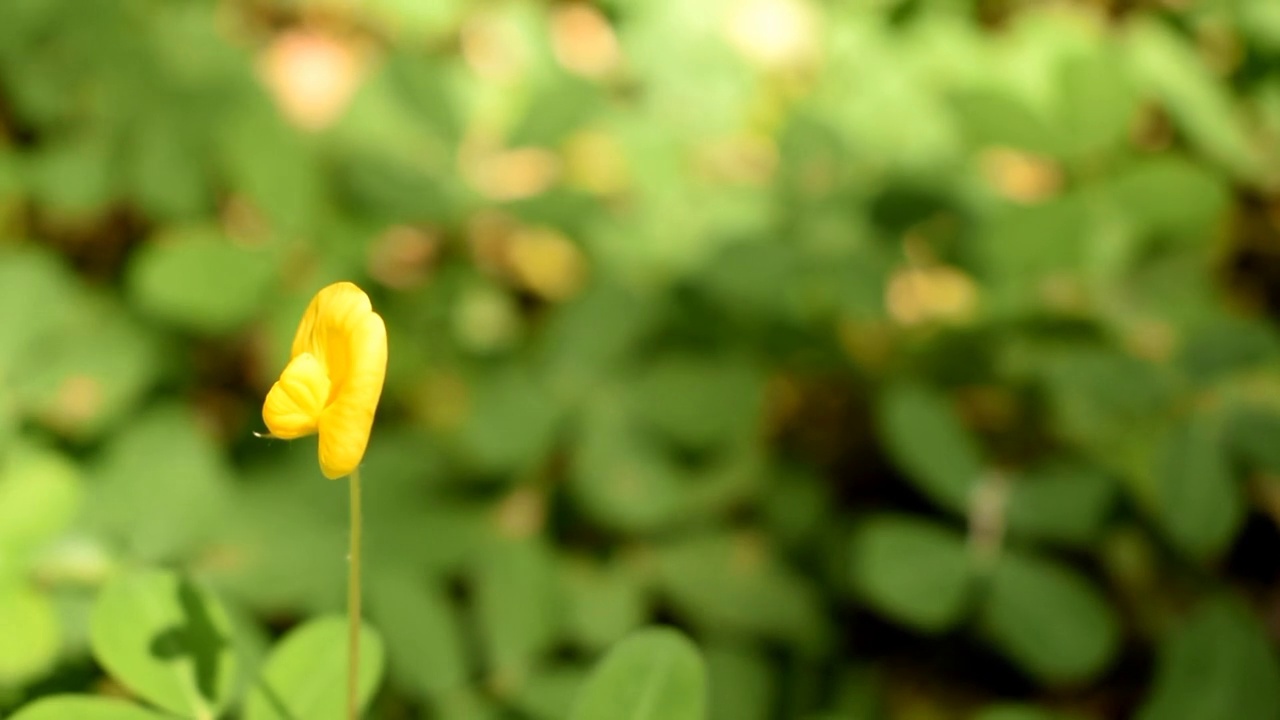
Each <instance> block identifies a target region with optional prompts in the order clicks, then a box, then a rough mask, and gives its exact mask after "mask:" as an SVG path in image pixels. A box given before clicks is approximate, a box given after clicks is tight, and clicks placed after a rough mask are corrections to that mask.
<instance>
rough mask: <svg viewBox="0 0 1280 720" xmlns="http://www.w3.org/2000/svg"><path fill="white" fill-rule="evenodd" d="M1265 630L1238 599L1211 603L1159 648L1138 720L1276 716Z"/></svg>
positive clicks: (1275, 681) (1276, 680)
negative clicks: (1149, 686) (1148, 689)
mask: <svg viewBox="0 0 1280 720" xmlns="http://www.w3.org/2000/svg"><path fill="white" fill-rule="evenodd" d="M1267 635H1268V633H1267V629H1266V628H1265V627H1264V626H1263V624H1262V623H1261V622H1259V621H1258V620H1257V619H1256V618H1254V617H1253V616H1252V615H1250V613H1249V612H1248V610H1247V609H1246V608H1245V607H1244V606H1243V605H1242V604H1241V603H1240V602H1239V601H1237V600H1235V599H1232V598H1227V597H1218V598H1213V599H1210V600H1208V601H1206V602H1204V603H1203V604H1201V605H1200V606H1199V607H1198V608H1196V610H1195V611H1194V612H1193V613H1192V614H1191V616H1190V617H1188V618H1187V619H1186V621H1185V623H1184V624H1183V625H1182V627H1180V628H1178V629H1177V630H1175V631H1174V632H1172V633H1170V634H1169V635H1168V637H1167V638H1166V639H1165V640H1164V641H1163V642H1162V643H1161V645H1160V651H1159V657H1158V660H1157V663H1156V675H1155V681H1154V683H1153V685H1152V689H1151V695H1150V696H1149V697H1148V698H1147V699H1146V701H1145V702H1144V703H1143V705H1142V707H1141V708H1140V709H1139V711H1138V713H1137V714H1136V715H1135V717H1136V718H1137V720H1199V719H1200V718H1274V717H1280V665H1278V664H1277V661H1276V655H1275V651H1274V649H1273V648H1272V647H1271V645H1270V644H1269V643H1268V642H1267Z"/></svg>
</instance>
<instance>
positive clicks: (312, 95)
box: [259, 30, 365, 131]
mask: <svg viewBox="0 0 1280 720" xmlns="http://www.w3.org/2000/svg"><path fill="white" fill-rule="evenodd" d="M364 64H365V63H364V62H363V58H362V53H361V52H360V50H359V49H358V48H357V47H356V46H355V45H354V43H352V42H349V41H346V40H342V39H339V38H337V37H333V36H331V35H327V34H324V33H322V32H318V31H313V30H291V31H288V32H285V33H281V34H280V35H278V36H277V37H276V38H275V40H274V41H272V43H271V44H270V45H269V46H267V48H266V50H265V51H264V52H263V55H262V57H261V59H260V62H259V72H260V75H261V76H262V80H263V83H264V84H265V85H266V86H267V89H268V90H269V91H270V92H271V95H272V96H273V97H274V98H275V101H276V104H278V105H279V106H280V109H281V111H282V112H283V113H284V115H285V117H287V118H288V119H289V121H290V122H292V123H293V124H295V125H297V126H298V127H300V128H302V129H304V130H310V131H318V130H323V129H324V128H326V127H328V126H330V125H331V124H333V122H334V121H335V120H337V119H338V117H339V116H341V114H342V112H343V111H344V110H345V109H346V108H347V105H348V104H349V103H350V102H351V96H352V95H353V94H354V93H355V90H356V88H357V87H358V86H359V84H360V79H361V77H362V76H363V74H364Z"/></svg>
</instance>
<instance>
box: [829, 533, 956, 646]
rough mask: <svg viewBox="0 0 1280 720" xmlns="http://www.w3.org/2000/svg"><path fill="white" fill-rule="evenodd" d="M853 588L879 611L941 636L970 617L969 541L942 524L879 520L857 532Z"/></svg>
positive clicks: (854, 542)
mask: <svg viewBox="0 0 1280 720" xmlns="http://www.w3.org/2000/svg"><path fill="white" fill-rule="evenodd" d="M852 543H853V544H852V551H851V555H850V562H851V567H850V571H851V573H852V580H853V587H854V588H855V589H856V590H857V591H858V594H859V595H861V596H862V598H863V599H864V600H866V602H867V603H868V604H869V605H871V607H872V608H873V609H875V610H876V611H877V612H880V613H883V614H885V615H887V616H889V617H891V618H893V619H894V620H897V621H898V622H901V623H904V624H906V625H910V626H912V627H914V628H917V629H919V630H923V631H926V632H941V631H943V630H946V629H948V628H950V627H952V626H954V625H955V624H956V623H957V622H959V620H960V619H961V617H962V616H963V615H964V613H965V610H966V609H967V608H968V606H969V601H970V599H971V592H970V591H971V585H972V569H971V566H970V559H969V554H968V551H967V550H966V548H965V544H964V538H963V537H961V536H960V535H959V534H958V533H956V532H954V531H952V530H949V529H947V528H945V527H943V526H941V525H938V524H936V523H933V522H930V521H928V520H921V519H918V518H913V517H906V516H893V515H879V516H875V517H872V518H871V519H869V520H866V521H865V522H863V523H862V525H861V526H860V527H859V528H858V529H857V531H856V532H855V533H854V536H853V541H852Z"/></svg>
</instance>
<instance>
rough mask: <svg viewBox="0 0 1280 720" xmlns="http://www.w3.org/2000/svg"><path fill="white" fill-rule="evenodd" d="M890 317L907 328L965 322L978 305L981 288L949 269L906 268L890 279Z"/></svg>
mask: <svg viewBox="0 0 1280 720" xmlns="http://www.w3.org/2000/svg"><path fill="white" fill-rule="evenodd" d="M885 295H886V297H885V305H886V306H887V307H888V310H889V315H890V317H892V318H893V319H894V320H896V321H897V322H899V323H901V324H903V325H919V324H923V323H927V322H953V323H954V322H963V321H965V320H968V319H970V318H972V317H973V315H974V313H975V312H976V310H977V306H978V287H977V285H975V284H974V282H973V279H972V278H970V277H969V276H968V275H966V274H965V273H963V272H961V271H959V270H957V269H955V268H952V267H947V266H942V265H939V266H935V267H924V268H915V267H911V268H904V269H902V270H899V271H898V272H896V273H894V275H893V277H891V278H890V279H889V286H888V289H887V290H886V293H885Z"/></svg>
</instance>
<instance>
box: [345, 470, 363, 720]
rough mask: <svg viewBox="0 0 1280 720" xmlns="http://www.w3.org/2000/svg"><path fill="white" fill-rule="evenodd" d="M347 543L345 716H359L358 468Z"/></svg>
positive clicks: (354, 718)
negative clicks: (347, 627) (349, 538)
mask: <svg viewBox="0 0 1280 720" xmlns="http://www.w3.org/2000/svg"><path fill="white" fill-rule="evenodd" d="M348 482H349V483H350V485H351V546H350V548H349V549H348V551H347V561H348V562H350V563H351V564H350V566H349V568H348V571H347V622H348V624H349V629H348V632H347V718H348V720H359V717H360V709H359V698H358V695H359V693H360V470H359V469H358V468H357V469H356V470H355V471H353V472H352V473H351V477H350V479H349V481H348Z"/></svg>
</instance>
